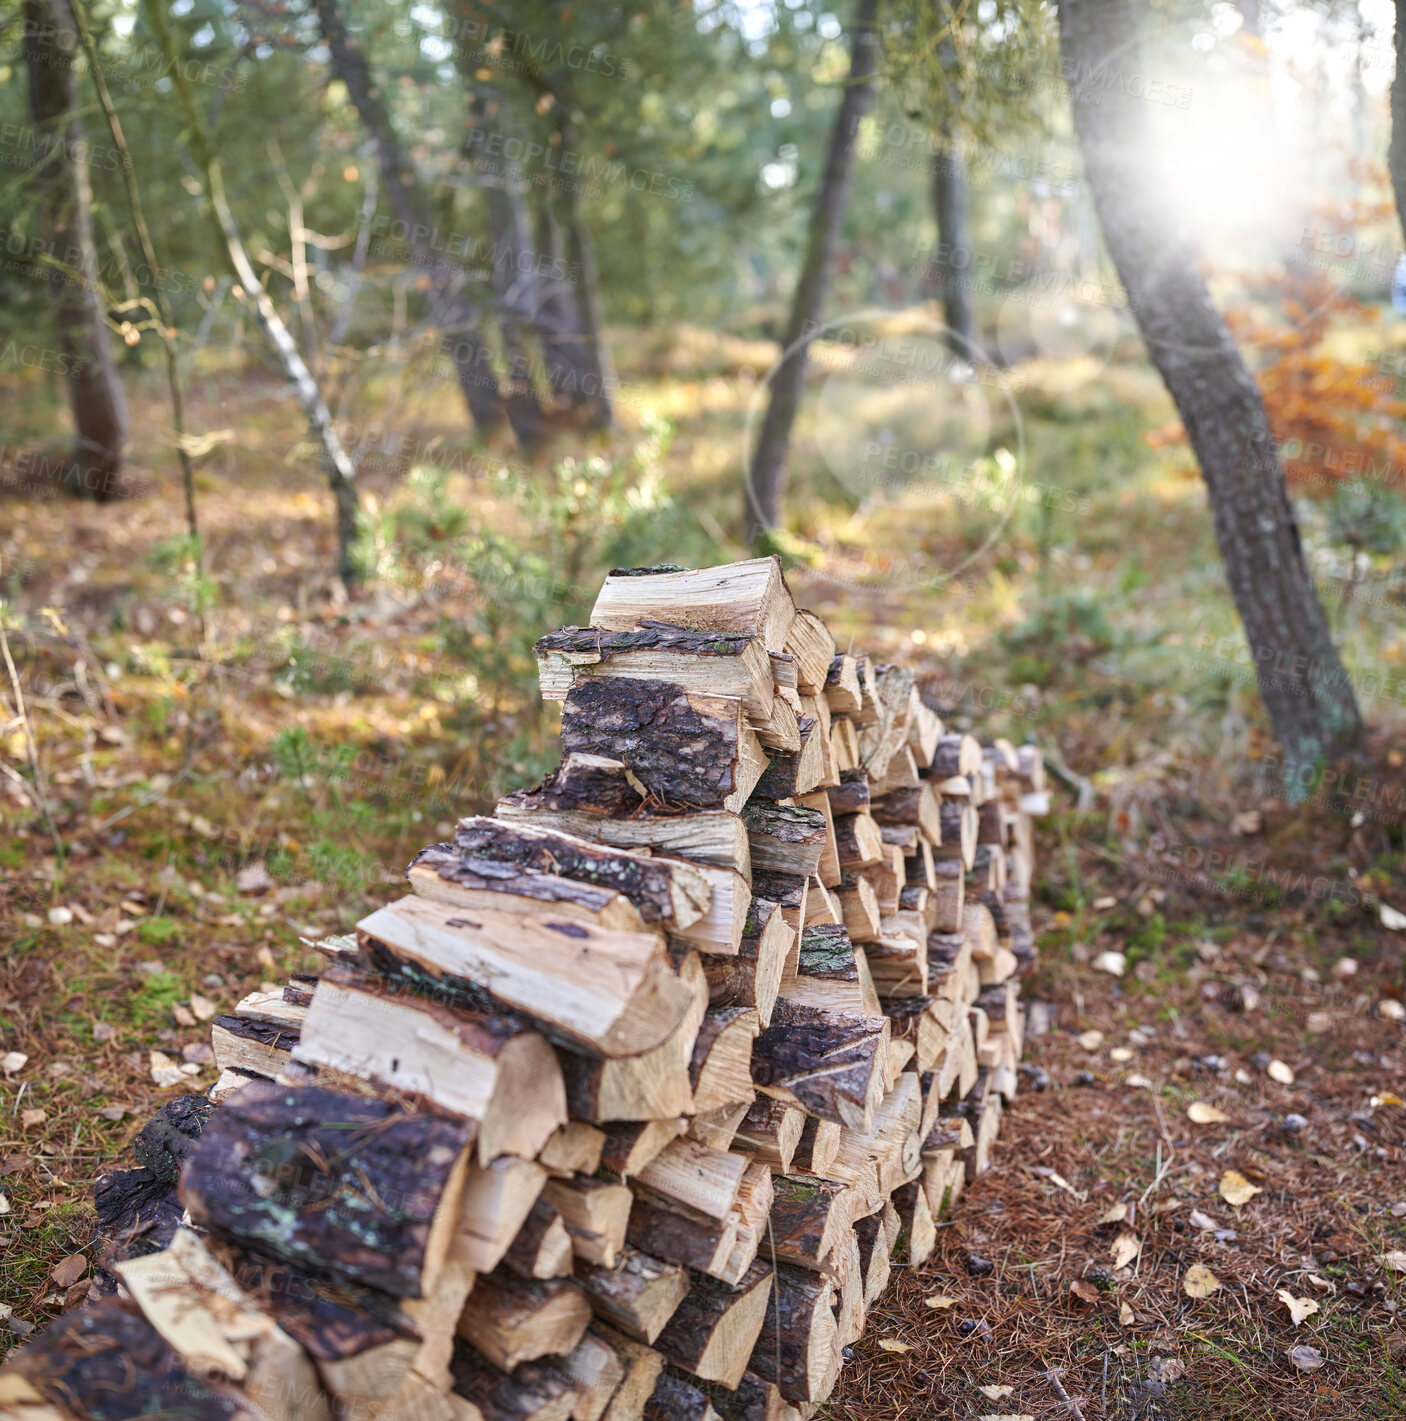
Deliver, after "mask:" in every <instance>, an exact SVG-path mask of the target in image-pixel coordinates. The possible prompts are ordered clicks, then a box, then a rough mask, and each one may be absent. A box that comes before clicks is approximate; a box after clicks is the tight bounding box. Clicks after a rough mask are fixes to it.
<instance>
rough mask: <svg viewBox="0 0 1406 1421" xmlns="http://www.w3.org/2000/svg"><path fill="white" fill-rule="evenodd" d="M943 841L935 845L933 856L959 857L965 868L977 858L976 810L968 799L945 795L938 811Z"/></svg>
mask: <svg viewBox="0 0 1406 1421" xmlns="http://www.w3.org/2000/svg"><path fill="white" fill-rule="evenodd" d="M938 815H939V818H940V820H941V823H942V842H941V843H940V844H935V845H934V846H933V857H934V858H944V859H957V860H958V861H959V862H960V863H961V865H962V867H963V868H964V869H967V868H970V867H971V866H972V864H973V863H974V862H975V860H976V825H977V814H976V810H975V809H974V808H973V807H972V806H971V804H970V803H969V802H968V801H966V800H960V799H948V798H946V797H945V796H944V798H943V800H942V804H941V807H940V809H939V811H938Z"/></svg>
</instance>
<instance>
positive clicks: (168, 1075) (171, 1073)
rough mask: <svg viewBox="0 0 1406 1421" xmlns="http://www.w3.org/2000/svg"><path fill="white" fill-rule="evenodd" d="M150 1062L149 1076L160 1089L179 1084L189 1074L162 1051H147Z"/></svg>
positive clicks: (167, 1088)
mask: <svg viewBox="0 0 1406 1421" xmlns="http://www.w3.org/2000/svg"><path fill="white" fill-rule="evenodd" d="M148 1054H149V1057H150V1064H151V1078H152V1080H153V1081H155V1082H156V1084H157V1085H159V1086H160V1087H161V1089H162V1090H169V1089H170V1088H171V1087H172V1086H173V1085H179V1084H180V1083H181V1082H182V1081H183V1080H185V1079H186V1077H187V1076H188V1075H189V1074H190V1073H189V1072H188V1071H185V1070H183V1069H182V1068H181V1067H180V1066H178V1065H177V1064H176V1062H175V1061H173V1060H172V1059H171V1058H170V1057H169V1056H168V1055H167V1054H166V1053H165V1052H164V1051H151V1052H149V1053H148Z"/></svg>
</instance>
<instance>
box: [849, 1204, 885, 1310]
mask: <svg viewBox="0 0 1406 1421" xmlns="http://www.w3.org/2000/svg"><path fill="white" fill-rule="evenodd" d="M854 1237H855V1242H856V1243H857V1244H858V1246H859V1259H858V1262H859V1277H860V1284H861V1287H862V1289H863V1298H864V1307H865V1309H866V1310H867V1309H869V1308H872V1307H873V1306H874V1304H875V1303H876V1302H877V1301H878V1299H879V1296H880V1295H881V1294H882V1293H883V1291H884V1289H885V1288H887V1287H888V1285H889V1278H890V1276H891V1274H892V1268H891V1265H890V1262H889V1244H888V1236H887V1234H886V1233H885V1231H884V1216H883V1213H882V1211H880V1212H879V1213H877V1214H869V1215H867V1216H866V1217H865V1218H862V1219H856V1220H855V1223H854Z"/></svg>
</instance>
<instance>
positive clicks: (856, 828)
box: [831, 800, 884, 873]
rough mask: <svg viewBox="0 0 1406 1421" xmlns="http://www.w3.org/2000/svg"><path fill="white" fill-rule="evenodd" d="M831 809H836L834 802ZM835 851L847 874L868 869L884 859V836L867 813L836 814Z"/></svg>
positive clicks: (841, 866)
mask: <svg viewBox="0 0 1406 1421" xmlns="http://www.w3.org/2000/svg"><path fill="white" fill-rule="evenodd" d="M831 808H832V809H833V808H834V801H833V800H832V801H831ZM835 851H836V853H838V854H839V857H840V868H841V869H842V870H844V871H845V872H847V873H853V872H855V871H857V870H858V869H862V868H868V867H869V866H870V865H871V864H876V863H879V862H880V861H881V859H882V858H883V853H884V838H883V834H882V833H881V832H880V830H879V826H878V824H877V823H876V822H875V821H874V820H873V819H872V818H871V817H870V816H869V815H868V814H867V813H864V812H862V811H861V812H860V813H857V814H836V815H835Z"/></svg>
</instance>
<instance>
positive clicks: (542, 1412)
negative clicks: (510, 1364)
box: [450, 1342, 576, 1421]
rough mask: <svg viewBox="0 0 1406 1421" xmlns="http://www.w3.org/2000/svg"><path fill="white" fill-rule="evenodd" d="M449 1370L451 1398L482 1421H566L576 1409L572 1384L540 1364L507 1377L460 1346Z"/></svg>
mask: <svg viewBox="0 0 1406 1421" xmlns="http://www.w3.org/2000/svg"><path fill="white" fill-rule="evenodd" d="M450 1370H451V1373H452V1376H453V1383H454V1394H455V1395H456V1396H461V1397H463V1398H464V1400H465V1401H467V1402H470V1403H472V1404H473V1405H474V1406H475V1407H477V1408H478V1411H479V1413H480V1414H481V1415H482V1417H483V1421H567V1418H568V1417H569V1416H570V1415H571V1413H572V1411H573V1410H574V1409H575V1406H576V1384H575V1383H574V1382H573V1381H572V1380H571V1378H570V1377H569V1376H567V1375H566V1373H565V1372H562V1371H558V1370H557V1369H556V1368H554V1367H550V1366H547V1365H544V1364H542V1363H540V1362H528V1363H526V1364H524V1365H523V1366H521V1367H519V1368H518V1369H517V1371H515V1372H513V1373H511V1374H509V1373H506V1372H502V1371H499V1369H498V1368H497V1367H495V1366H494V1365H493V1363H492V1362H490V1361H489V1360H488V1359H487V1358H486V1357H485V1356H484V1355H483V1354H482V1353H481V1352H479V1351H477V1350H476V1349H475V1348H473V1347H471V1346H470V1345H469V1344H468V1343H467V1342H460V1343H459V1345H458V1346H457V1347H456V1348H455V1349H454V1360H453V1362H452V1364H451V1368H450ZM475 1421H477V1418H475Z"/></svg>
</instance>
